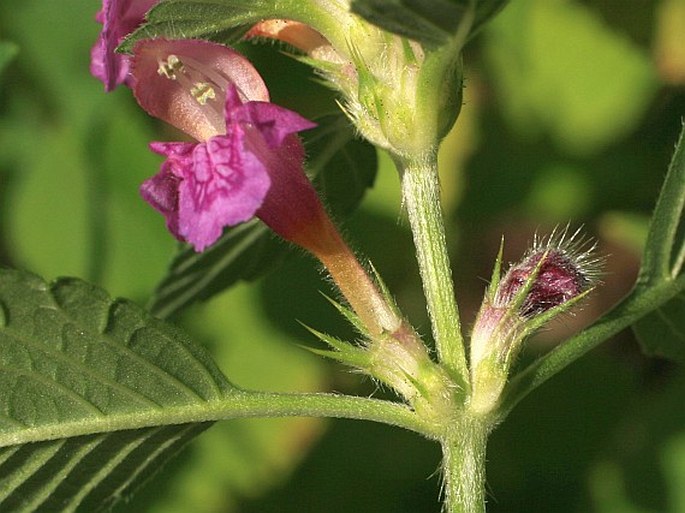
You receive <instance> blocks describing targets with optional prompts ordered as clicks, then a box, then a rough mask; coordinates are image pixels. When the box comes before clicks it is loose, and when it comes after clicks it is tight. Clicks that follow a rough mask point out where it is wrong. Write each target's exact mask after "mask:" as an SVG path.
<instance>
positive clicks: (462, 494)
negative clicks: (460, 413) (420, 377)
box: [441, 415, 489, 513]
mask: <svg viewBox="0 0 685 513" xmlns="http://www.w3.org/2000/svg"><path fill="white" fill-rule="evenodd" d="M488 432H489V429H488V424H487V423H486V422H484V421H483V420H481V419H480V418H478V417H471V416H469V415H466V416H464V417H462V418H460V419H459V420H457V421H455V423H454V424H453V425H452V426H451V427H450V430H449V433H448V435H447V436H446V437H445V438H443V439H442V440H441V444H442V452H443V464H442V472H443V480H444V483H443V490H444V494H445V497H444V501H445V511H446V513H485V451H486V445H487V440H488Z"/></svg>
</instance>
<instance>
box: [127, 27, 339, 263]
mask: <svg viewBox="0 0 685 513" xmlns="http://www.w3.org/2000/svg"><path fill="white" fill-rule="evenodd" d="M132 73H133V76H134V79H135V85H134V93H135V95H136V98H137V99H138V102H139V103H140V104H141V106H143V108H145V110H147V111H148V112H149V113H150V114H152V115H154V116H156V117H159V118H161V119H164V120H166V121H168V122H170V123H172V124H173V125H175V126H177V127H178V128H180V129H182V130H184V131H185V132H186V133H188V134H190V135H192V136H193V137H195V138H196V139H198V140H199V141H200V142H197V143H188V142H186V143H174V142H172V143H152V144H151V146H150V147H151V148H152V150H153V151H154V152H156V153H159V154H160V155H164V156H165V157H166V160H165V161H164V163H163V164H162V167H161V170H160V172H159V173H158V174H157V175H155V176H154V177H152V178H150V179H149V180H147V181H145V182H144V183H143V185H142V187H141V194H142V196H143V198H144V199H145V200H146V201H148V202H149V203H150V204H151V205H152V206H153V207H154V208H156V209H157V210H158V211H160V212H161V213H162V214H163V215H164V217H165V218H166V222H167V227H168V228H169V231H171V233H172V234H174V235H175V236H176V237H177V238H178V239H180V240H183V241H186V242H188V243H190V244H192V245H193V246H194V247H195V249H196V250H197V251H202V250H204V249H205V248H206V247H207V246H209V245H211V244H212V243H214V242H215V241H216V240H217V239H218V238H219V237H220V236H221V232H222V230H223V228H224V227H226V226H232V225H236V224H238V223H241V222H244V221H247V220H248V219H250V218H251V217H253V216H257V217H259V218H260V219H262V220H263V221H264V222H265V223H266V224H267V225H268V226H270V227H271V228H272V229H273V230H274V231H275V232H276V233H278V234H279V235H281V236H282V237H284V238H285V239H287V240H290V241H292V242H295V243H297V244H299V245H301V246H303V247H306V248H307V249H310V250H312V251H314V252H316V251H319V250H320V251H325V248H323V249H322V248H321V246H322V244H323V245H325V242H321V241H326V240H329V239H331V237H332V236H331V235H330V233H329V232H330V230H331V227H332V224H331V222H330V220H329V219H328V217H327V215H326V213H325V211H324V209H323V206H322V205H321V202H320V201H319V199H318V196H317V195H316V192H315V191H314V189H313V187H312V185H311V183H310V182H309V180H308V179H307V177H306V176H305V174H304V171H303V169H302V165H303V160H304V149H303V147H302V144H301V143H300V141H299V139H298V138H297V136H296V135H295V134H296V133H297V132H299V131H302V130H306V129H309V128H312V127H314V126H315V125H314V124H313V123H312V122H310V121H308V120H306V119H304V118H303V117H301V116H300V115H299V114H296V113H294V112H291V111H289V110H287V109H284V108H282V107H279V106H277V105H275V104H273V103H270V102H268V101H264V100H268V92H267V90H266V87H265V86H264V84H263V82H262V80H261V78H260V77H259V75H258V74H257V72H256V70H254V68H253V67H252V65H251V64H250V63H249V62H248V61H247V60H246V59H245V58H244V57H242V56H241V55H240V54H238V53H237V52H235V51H233V50H231V49H229V48H226V47H224V46H221V45H217V44H214V43H209V42H206V41H189V40H184V41H167V40H161V39H158V40H151V41H142V42H140V43H138V44H137V45H136V47H135V49H134V62H133V66H132ZM333 232H335V229H334V228H333ZM335 233H336V234H337V232H335ZM322 234H323V235H324V236H323V237H321V235H322ZM333 238H335V237H333ZM331 240H332V239H331ZM336 243H337V242H336Z"/></svg>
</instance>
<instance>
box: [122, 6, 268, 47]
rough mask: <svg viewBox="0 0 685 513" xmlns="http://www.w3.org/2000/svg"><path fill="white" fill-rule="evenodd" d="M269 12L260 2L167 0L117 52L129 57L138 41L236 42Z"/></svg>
mask: <svg viewBox="0 0 685 513" xmlns="http://www.w3.org/2000/svg"><path fill="white" fill-rule="evenodd" d="M271 10H273V9H270V8H269V5H268V2H265V1H264V0H249V1H247V0H243V1H241V0H221V1H218V0H199V1H198V0H167V1H162V2H160V3H158V4H157V5H156V6H154V7H153V8H152V9H151V10H150V11H149V12H148V14H147V22H146V23H145V24H144V25H142V26H141V27H139V28H137V29H136V30H134V31H133V32H132V33H131V34H129V35H128V36H127V37H126V38H125V39H124V40H123V41H122V42H121V44H120V45H119V47H118V48H117V51H118V52H122V53H131V52H132V51H133V47H134V45H135V44H136V42H138V41H140V40H142V39H154V38H159V37H165V38H168V39H191V38H200V39H208V40H214V41H224V42H225V41H230V40H233V41H235V40H237V39H239V38H240V37H241V36H242V35H243V34H244V32H245V31H246V29H247V28H248V27H249V26H250V25H251V24H254V23H256V22H258V21H260V20H261V19H263V18H264V17H266V16H267V15H268V14H269V12H270V11H271Z"/></svg>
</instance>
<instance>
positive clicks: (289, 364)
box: [119, 265, 328, 513]
mask: <svg viewBox="0 0 685 513" xmlns="http://www.w3.org/2000/svg"><path fill="white" fill-rule="evenodd" d="M288 269H289V272H288V273H287V278H286V280H287V282H293V281H295V280H298V279H303V278H302V276H301V274H300V273H298V272H297V268H294V269H293V266H292V265H290V266H289V267H288ZM305 279H306V278H305ZM264 288H266V287H259V286H255V285H254V284H249V285H247V284H244V285H242V286H237V287H234V288H232V289H231V290H230V291H228V292H226V293H223V294H219V295H217V296H214V297H213V298H212V299H211V300H210V301H208V302H207V303H206V304H203V305H202V306H201V308H190V309H188V311H186V312H184V315H183V321H184V322H183V324H184V326H187V327H188V330H189V331H190V332H191V333H193V336H194V338H195V339H196V340H199V341H201V342H203V343H205V344H206V345H207V346H208V347H209V348H210V350H211V352H212V355H213V356H214V358H215V361H216V362H217V363H218V364H219V365H220V366H221V369H222V370H224V372H225V373H226V374H227V375H229V376H230V377H231V380H232V381H233V382H235V383H239V384H240V385H241V387H246V388H249V389H251V390H277V391H281V392H292V391H312V392H315V391H320V390H323V389H325V388H327V384H326V381H327V373H326V371H327V370H328V369H327V365H326V362H324V361H323V360H322V359H321V358H317V357H314V356H313V355H310V354H308V353H307V352H305V351H302V350H301V348H300V347H298V345H297V343H298V342H299V343H301V342H302V336H303V331H302V330H298V332H297V334H296V335H295V336H293V335H290V334H288V333H287V331H286V330H283V329H282V328H281V327H280V326H279V324H280V323H281V322H285V319H286V318H287V320H288V322H289V323H292V316H291V315H288V313H289V312H288V313H285V314H283V313H282V312H279V315H283V320H281V321H274V318H273V314H272V315H269V314H268V313H267V312H266V311H265V307H264V305H263V304H262V301H261V300H262V299H263V297H262V295H263V290H260V289H264ZM268 290H269V294H270V297H271V298H274V296H276V298H277V299H275V300H276V301H289V302H292V298H293V297H297V298H298V302H300V301H303V300H304V301H306V299H303V298H301V297H300V296H298V295H294V293H293V290H292V287H287V286H283V287H280V288H279V287H268ZM312 295H313V296H316V294H315V293H314V294H312ZM317 299H318V298H317ZM325 308H327V305H323V304H322V305H320V310H323V309H325ZM308 311H309V310H308ZM313 315H314V316H316V313H313ZM227 339H228V340H227ZM324 426H325V423H324V422H322V421H321V419H316V418H283V419H236V420H232V421H230V422H219V423H217V424H216V425H214V426H213V427H212V429H210V430H209V431H208V432H207V433H205V434H203V436H202V437H200V438H199V439H198V440H197V441H195V442H194V443H193V445H192V447H190V448H189V449H188V450H187V451H185V452H184V454H183V458H182V461H181V458H179V460H176V461H175V462H174V464H173V468H171V467H172V466H171V465H170V468H169V469H168V470H165V475H164V476H160V479H157V480H155V482H154V483H153V484H152V486H150V487H147V488H145V489H143V490H141V493H140V494H138V495H137V496H136V497H135V499H134V502H132V503H130V504H125V505H122V507H121V508H119V510H120V511H121V512H122V513H132V512H136V511H140V512H145V513H187V512H191V511H192V513H217V512H218V511H229V510H230V508H229V507H228V506H227V504H230V503H233V502H235V501H237V500H238V499H239V498H241V497H246V496H249V497H255V496H259V495H262V494H264V493H267V491H268V490H269V489H271V488H272V487H275V486H280V485H281V484H282V482H283V480H285V479H287V478H288V476H289V475H290V474H291V473H292V472H293V471H294V470H295V469H296V467H297V465H298V463H299V462H300V461H301V459H302V458H303V457H305V456H306V454H307V450H308V448H309V447H311V446H312V445H314V444H316V442H317V440H318V437H319V435H320V432H321V430H322V429H323V427H324ZM170 471H174V473H173V475H169V473H170ZM164 478H166V479H164ZM160 490H161V491H160ZM150 503H152V504H150ZM136 506H137V508H136Z"/></svg>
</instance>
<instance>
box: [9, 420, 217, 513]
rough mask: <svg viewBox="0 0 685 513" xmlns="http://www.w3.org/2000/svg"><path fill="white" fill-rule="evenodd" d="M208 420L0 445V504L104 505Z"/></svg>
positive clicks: (47, 507)
mask: <svg viewBox="0 0 685 513" xmlns="http://www.w3.org/2000/svg"><path fill="white" fill-rule="evenodd" d="M210 425H211V423H209V422H207V423H198V424H185V425H180V426H163V427H158V428H146V429H138V430H133V431H118V432H114V433H104V434H97V435H89V436H80V437H75V438H69V439H63V440H55V441H47V442H37V443H30V444H24V445H17V446H11V447H4V448H2V449H0V461H1V462H2V463H0V476H2V477H0V508H2V511H12V512H16V513H19V512H22V513H29V512H41V511H59V512H60V513H66V512H71V511H81V512H84V513H89V512H97V511H106V510H108V509H109V508H111V507H112V506H113V505H114V504H115V503H116V502H118V501H119V500H121V499H122V498H126V497H127V496H128V495H130V494H131V493H132V492H133V491H134V490H135V489H136V488H137V487H138V486H139V485H140V484H141V483H143V482H144V481H145V480H146V479H147V478H148V477H150V475H152V474H153V473H154V472H155V471H157V470H159V467H160V466H161V465H162V464H163V463H164V462H165V461H167V460H168V459H169V458H171V457H172V456H173V455H174V454H175V453H177V452H178V451H179V450H180V449H181V448H182V447H183V446H184V445H185V444H186V443H187V442H188V441H190V440H191V439H192V438H194V437H195V436H197V435H198V434H199V433H201V432H202V431H204V430H205V429H207V428H208V427H209V426H210Z"/></svg>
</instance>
